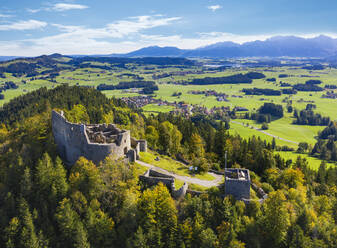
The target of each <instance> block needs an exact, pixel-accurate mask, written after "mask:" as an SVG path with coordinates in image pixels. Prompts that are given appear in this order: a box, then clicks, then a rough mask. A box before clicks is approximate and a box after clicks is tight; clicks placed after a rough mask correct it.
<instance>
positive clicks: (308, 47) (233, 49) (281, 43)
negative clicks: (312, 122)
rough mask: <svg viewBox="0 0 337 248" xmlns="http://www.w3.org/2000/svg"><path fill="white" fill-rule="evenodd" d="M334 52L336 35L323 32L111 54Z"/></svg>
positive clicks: (289, 54)
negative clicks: (301, 35) (189, 47)
mask: <svg viewBox="0 0 337 248" xmlns="http://www.w3.org/2000/svg"><path fill="white" fill-rule="evenodd" d="M336 53H337V39H334V38H331V37H329V36H325V35H319V36H316V37H313V38H302V37H298V36H273V37H271V38H268V39H266V40H264V41H261V40H255V41H250V42H245V43H242V44H239V43H235V42H232V41H222V42H217V43H214V44H210V45H207V46H203V47H199V48H195V49H180V48H178V47H172V46H170V47H169V46H165V47H160V46H149V47H143V48H141V49H138V50H135V51H132V52H129V53H125V54H110V56H122V57H148V56H155V57H156V56H172V57H209V58H231V57H319V58H324V57H329V56H332V55H334V54H336Z"/></svg>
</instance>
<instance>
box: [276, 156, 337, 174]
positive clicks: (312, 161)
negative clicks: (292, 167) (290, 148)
mask: <svg viewBox="0 0 337 248" xmlns="http://www.w3.org/2000/svg"><path fill="white" fill-rule="evenodd" d="M277 153H279V154H280V155H281V157H283V158H284V159H291V160H292V161H293V162H295V161H296V159H297V157H298V156H301V157H302V158H305V159H306V160H307V161H308V165H309V167H310V168H311V169H313V170H318V168H319V166H320V165H321V163H322V160H320V159H318V158H315V157H311V156H309V155H308V154H299V153H295V152H277ZM326 164H327V166H328V167H330V166H336V164H334V163H326Z"/></svg>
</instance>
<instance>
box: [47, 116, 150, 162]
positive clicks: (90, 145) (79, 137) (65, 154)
mask: <svg viewBox="0 0 337 248" xmlns="http://www.w3.org/2000/svg"><path fill="white" fill-rule="evenodd" d="M52 130H53V135H54V140H55V143H56V145H57V149H58V152H59V155H60V157H61V158H62V159H63V160H64V161H65V163H66V164H68V165H73V164H74V163H75V162H76V161H77V160H78V158H79V157H81V156H83V157H85V158H87V159H88V160H91V161H93V162H94V163H95V164H99V162H101V161H102V160H104V159H105V158H106V157H107V156H113V157H114V158H116V159H118V158H121V157H125V158H127V159H128V160H129V161H130V162H134V161H135V160H136V159H138V158H139V152H143V151H144V152H145V151H146V150H147V142H146V140H136V139H134V138H131V136H130V131H129V130H120V129H119V128H117V127H116V126H115V125H114V124H93V125H85V124H75V123H70V122H68V121H67V120H66V118H65V117H64V114H63V112H61V113H58V112H56V111H54V110H53V111H52Z"/></svg>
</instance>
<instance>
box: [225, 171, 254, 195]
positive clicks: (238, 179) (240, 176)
mask: <svg viewBox="0 0 337 248" xmlns="http://www.w3.org/2000/svg"><path fill="white" fill-rule="evenodd" d="M224 176H225V194H226V195H232V196H234V198H235V199H237V200H243V201H244V200H249V199H250V176H249V170H247V169H226V170H225V175H224Z"/></svg>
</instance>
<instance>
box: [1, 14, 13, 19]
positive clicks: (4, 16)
mask: <svg viewBox="0 0 337 248" xmlns="http://www.w3.org/2000/svg"><path fill="white" fill-rule="evenodd" d="M7 17H12V15H5V14H0V18H7Z"/></svg>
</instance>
